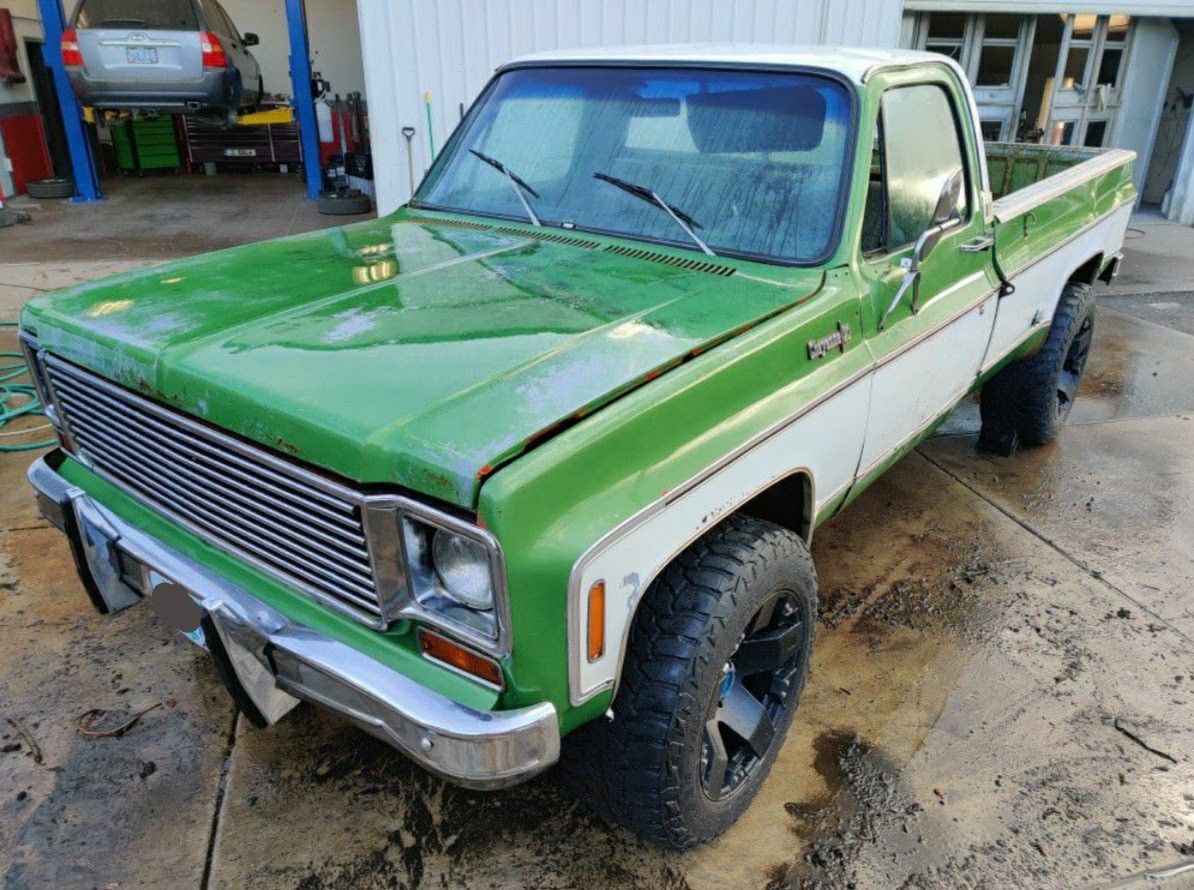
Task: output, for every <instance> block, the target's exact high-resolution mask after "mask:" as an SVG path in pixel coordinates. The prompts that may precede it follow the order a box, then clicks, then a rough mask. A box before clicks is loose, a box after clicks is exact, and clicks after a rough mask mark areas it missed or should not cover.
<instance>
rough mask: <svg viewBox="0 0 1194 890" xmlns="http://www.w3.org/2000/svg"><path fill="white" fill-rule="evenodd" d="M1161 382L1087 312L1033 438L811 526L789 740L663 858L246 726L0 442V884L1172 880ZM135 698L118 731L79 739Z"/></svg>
mask: <svg viewBox="0 0 1194 890" xmlns="http://www.w3.org/2000/svg"><path fill="white" fill-rule="evenodd" d="M84 209H85V208H84ZM254 212H256V208H254ZM210 222H211V221H210V220H209V221H208V222H206V223H204V225H208V224H210ZM62 225H63V226H69V223H67V222H64V223H62ZM240 225H241V229H240V230H241V231H242V232H248V231H249V230H250V229H251V228H252V226H251V225H250V224H249V223H248V222H244V223H241V224H240ZM287 225H289V224H287ZM9 231H11V230H9ZM261 234H262V235H264V234H266V233H265V232H261ZM1188 235H1194V233H1191V232H1190V230H1184V233H1182V232H1178V233H1167V234H1166V237H1174V238H1179V239H1180V238H1183V237H1188ZM145 237H147V238H148V237H149V236H148V235H147V236H145ZM205 237H206V236H205ZM4 238H5V235H4V233H0V245H3V240H2V239H4ZM141 238H142V236H140V235H135V233H130V235H129V239H130V241H135V242H136V243H138V244H148V243H150V242H149V241H146V240H141ZM192 243H193V242H188V244H192ZM1138 243H1139V242H1134V244H1138ZM1187 243H1188V242H1187ZM46 247H47V251H48V252H49V254H50V257H51V258H50V259H48V260H47V261H45V262H41V263H37V262H34V263H28V262H26V263H17V262H12V263H9V262H8V259H9V254H8V253H7V252H6V253H5V255H4V262H0V282H7V283H9V284H10V285H16V284H21V283H22V282H23V283H24V284H26V285H32V287H33V288H42V287H53V286H57V285H58V284H59V283H60V282H64V281H66V280H71V279H73V278H77V277H78V276H80V275H83V274H85V272H86V271H87V270H88V269H90V270H92V271H99V267H84V266H80V265H79V264H78V263H74V262H72V263H63V262H60V261H58V260H57V259H54V258H53V257H55V256H57V254H56V253H54V250H55V248H54V246H53V244H52V243H47V245H46ZM179 252H180V253H189V252H191V251H190V250H181V249H180V251H179ZM160 257H161V254H152V255H148V256H142V257H136V258H134V257H131V256H129V257H127V258H126V259H125V260H124V261H125V262H127V263H134V262H139V261H141V262H143V261H145V260H153V259H157V258H160ZM1186 257H1187V261H1186V262H1187V271H1189V269H1190V268H1191V265H1192V264H1194V260H1191V259H1189V258H1190V257H1194V251H1189V252H1187V253H1186ZM91 259H92V261H93V262H100V261H103V260H104V258H103V257H95V256H94V255H91ZM1144 265H1145V266H1147V264H1144ZM1175 280H1176V281H1177V282H1178V284H1180V283H1181V279H1180V277H1179V278H1176V279H1175ZM1185 280H1186V281H1189V280H1190V278H1186V279H1185ZM35 282H36V283H35ZM1165 289H1166V292H1170V291H1172V290H1173V289H1174V282H1172V281H1166V282H1165ZM34 292H36V290H29V291H28V293H34ZM18 294H26V295H27V293H26V291H16V290H13V291H11V292H9V298H10V299H12V300H14V301H15V300H16V299H18ZM1133 296H1136V297H1141V298H1142V299H1143V300H1144V303H1145V309H1144V310H1142V311H1141V314H1145V315H1147V312H1148V311H1150V310H1148V307H1147V300H1148V293H1147V292H1144V293H1143V295H1141V294H1134V295H1133ZM1188 296H1189V295H1188V294H1186V295H1185V296H1183V297H1182V298H1181V299H1183V300H1184V299H1185V298H1186V297H1188ZM1166 302H1168V300H1166ZM14 308H15V307H14ZM10 317H11V313H10ZM0 336H2V337H4V338H6V339H4V340H3V341H2V342H0V349H11V348H12V341H13V337H12V335H11V330H9V331H6V332H4V333H2V334H0ZM1191 379H1194V336H1191V335H1189V334H1187V333H1183V332H1181V331H1179V330H1175V329H1173V328H1170V327H1165V326H1161V325H1158V324H1155V323H1153V322H1151V321H1149V320H1147V319H1146V318H1140V317H1135V316H1133V315H1128V314H1123V313H1120V312H1116V311H1103V312H1102V313H1101V314H1100V316H1099V319H1098V324H1097V327H1096V340H1095V349H1094V353H1093V356H1092V360H1091V365H1090V367H1089V369H1088V372H1087V377H1086V380H1085V383H1084V386H1083V391H1082V394H1081V397H1080V399H1079V401H1078V403H1077V405H1076V407H1075V410H1074V413H1073V416H1072V419H1071V425H1070V427H1069V428H1068V429H1067V430H1066V431H1065V434H1064V436H1063V438H1062V440H1061V441H1060V442H1059V443H1058V444H1057V445H1055V446H1053V447H1049V448H1042V449H1035V450H1031V451H1024V452H1021V453H1019V454H1017V455H1015V456H1013V457H1012V458H1010V459H996V458H988V457H985V456H980V455H978V454H976V453H975V451H974V449H973V442H974V434H975V430H976V426H977V425H976V415H977V412H976V411H975V409H974V406H973V405H972V404H971V403H967V404H965V405H963V406H962V407H961V408H959V410H958V411H957V412H956V413H955V415H954V417H953V418H951V420H950V422H949V424H948V425H947V426H946V427H945V429H944V434H942V435H938V436H937V437H935V438H933V439H931V440H929V441H928V442H926V443H925V444H924V445H922V446H921V447H920V448H918V449H917V450H916V451H915V452H914V453H912V454H911V455H909V456H908V457H907V458H905V459H904V460H903V461H902V462H901V463H900V464H899V465H897V466H896V467H895V468H894V469H893V470H892V471H891V472H889V473H888V474H887V475H886V476H885V477H884V478H883V479H882V480H880V481H879V482H878V483H877V484H876V485H875V486H874V487H872V488H871V489H870V490H869V491H868V492H867V493H866V494H865V495H864V496H863V497H862V498H861V499H860V500H859V502H858V503H856V504H855V505H853V506H852V507H851V508H850V509H849V510H847V511H846V512H844V513H843V514H842V515H841V516H839V517H837V518H836V519H834V520H832V521H831V522H830V523H828V524H827V525H825V526H823V527H822V529H821V530H820V531H819V532H818V534H817V538H816V541H815V543H814V548H813V550H814V556H815V558H816V560H817V566H818V570H819V573H820V581H821V601H822V612H821V616H820V621H819V627H818V642H817V649H816V653H815V656H814V663H813V668H812V674H811V677H810V681H809V685H808V687H807V690H806V692H805V694H804V699H803V702H802V704H801V709H800V711H799V713H798V715H797V719H796V722H795V724H794V726H793V730H792V733H791V735H790V736H789V738H788V741H787V744H786V745H785V747H784V749H783V751H782V752H781V755H780V758H779V760H778V762H777V763H776V766H775V768H774V770H773V772H772V774H771V776H770V777H769V779H768V781H767V782H766V784H765V785H764V787H763V790H762V792H761V794H760V795H759V797H758V799H757V800H756V802H755V803H754V805H753V806H752V807H751V809H750V810H749V812H748V813H747V814H746V816H745V817H744V818H743V820H742V821H741V822H740V823H739V824H738V825H737V826H736V827H735V828H733V829H732V830H731V831H730V832H729V833H727V834H726V835H725V836H724V837H723V838H721V839H719V840H718V841H715V842H714V843H712V844H710V845H708V846H706V847H704V848H701V849H699V850H697V851H695V852H692V853H688V854H673V853H664V852H661V851H659V850H657V849H655V848H653V847H651V846H649V845H646V844H644V843H641V842H639V841H637V840H636V839H635V838H633V837H632V836H630V835H629V834H627V833H625V832H623V831H621V830H617V829H613V828H610V827H608V826H607V825H605V824H604V823H602V822H601V821H600V820H598V819H596V818H594V817H592V816H590V815H589V814H588V813H587V812H585V810H584V809H583V808H581V807H579V806H578V805H577V804H576V803H575V802H574V801H573V800H572V799H571V798H570V797H569V796H568V795H567V794H566V793H565V792H564V791H563V790H562V789H561V788H560V787H559V784H558V781H557V779H556V777H555V776H554V775H553V774H550V773H549V774H548V775H546V776H543V777H541V778H539V779H537V780H535V781H533V782H532V783H530V784H529V785H526V786H523V787H521V788H516V789H513V790H510V791H507V792H503V793H497V794H489V795H485V794H478V793H472V792H467V791H462V790H459V789H456V788H453V787H450V786H447V785H445V784H444V783H442V782H440V781H438V780H436V779H433V778H431V777H430V776H428V775H427V774H425V773H423V772H421V771H420V770H418V769H417V768H415V767H413V766H412V765H410V764H409V763H408V762H407V761H405V760H404V759H403V758H402V757H401V756H400V755H398V754H396V753H395V752H393V751H392V750H390V749H388V748H387V747H385V746H384V745H383V744H381V743H379V742H377V741H375V740H374V739H372V738H371V737H369V736H367V735H364V734H363V733H361V732H358V731H357V730H356V729H354V728H352V727H350V726H348V725H346V724H344V723H342V722H341V721H339V720H338V719H336V718H334V717H332V716H330V715H328V714H326V713H324V712H321V711H319V710H316V709H315V708H312V707H308V706H301V707H300V708H299V709H298V710H297V711H296V712H295V713H293V714H292V715H291V716H289V717H288V718H286V719H285V720H284V721H282V722H281V723H280V724H278V725H277V726H275V727H273V728H271V729H269V730H265V731H257V730H254V729H253V728H251V727H250V726H249V725H248V724H247V722H246V721H244V720H242V719H240V718H238V717H237V716H236V715H235V713H234V711H233V709H232V707H231V706H230V704H229V702H228V700H227V696H226V695H225V693H224V691H223V689H222V687H221V686H220V684H219V680H218V679H217V677H216V675H215V672H214V670H213V669H212V667H211V665H210V663H209V662H208V660H207V659H206V657H205V656H204V654H203V653H202V652H201V651H199V650H197V649H195V648H194V647H193V646H191V644H190V643H189V642H187V641H186V640H185V639H183V638H182V637H181V636H179V635H178V634H176V633H174V632H172V631H170V630H168V629H166V628H165V627H163V626H162V625H160V624H158V623H157V622H156V621H155V619H154V617H153V615H152V613H151V612H150V611H149V610H148V609H145V608H135V609H131V610H128V611H126V612H123V613H121V614H120V615H117V616H115V617H112V618H103V617H101V616H99V615H97V614H95V613H94V612H93V611H92V610H91V607H90V605H89V604H88V602H87V599H86V596H85V595H84V593H83V591H82V589H81V587H80V585H79V582H78V581H77V579H76V577H75V575H74V570H73V567H72V565H71V560H70V556H69V554H68V551H67V547H66V544H65V542H64V541H63V539H62V538H61V536H60V535H59V534H58V533H57V532H56V531H54V530H52V529H50V528H48V527H47V525H46V523H45V522H44V521H42V520H41V519H40V518H39V517H38V515H37V512H36V509H35V507H34V504H33V502H32V499H31V497H30V496H29V492H28V489H27V488H26V486H25V482H24V478H23V473H24V469H25V467H26V466H27V465H28V463H29V462H30V460H31V459H32V457H33V455H30V454H24V455H12V454H8V455H0V882H2V885H3V886H5V887H13V888H25V887H41V886H62V887H75V886H86V887H91V886H100V887H103V886H110V885H116V886H122V887H126V886H163V887H165V886H171V887H173V886H196V885H198V886H203V887H208V886H210V887H227V888H235V887H242V886H248V885H252V886H271V887H272V886H278V887H290V886H296V885H301V886H304V887H358V886H364V887H371V886H409V887H413V886H425V887H426V886H467V887H474V886H484V887H519V888H521V887H527V886H532V887H577V886H588V887H635V888H636V890H646V888H682V887H692V888H738V887H785V886H797V887H799V886H826V887H842V888H844V887H847V886H855V887H860V888H868V887H894V886H905V887H912V888H918V887H949V888H953V887H971V886H973V887H978V886H1004V885H1008V884H1012V883H1016V884H1021V885H1024V886H1032V887H1036V886H1058V887H1074V886H1103V885H1106V886H1123V885H1128V884H1131V885H1136V886H1141V887H1143V886H1149V887H1155V886H1172V887H1178V886H1191V885H1192V884H1194V870H1189V871H1184V872H1181V871H1177V870H1179V869H1181V868H1182V866H1183V864H1184V863H1188V864H1191V865H1192V866H1194V716H1192V715H1194V600H1192V599H1191V589H1192V588H1194V449H1192V448H1191V445H1192V444H1194V387H1191V385H1190V381H1191ZM147 708H153V710H149V711H147V712H145V713H144V716H143V717H142V718H141V719H140V721H139V722H137V723H136V724H135V725H134V726H132V727H131V728H130V729H129V730H128V731H127V732H126V733H124V734H123V735H121V736H119V737H111V738H92V737H87V736H84V735H83V734H81V733H80V731H79V728H78V727H79V724H80V719H81V718H84V717H86V716H87V715H88V714H89V712H92V711H93V710H95V709H98V710H99V711H101V712H102V714H101V716H100V720H101V722H102V725H104V726H118V725H120V724H121V723H122V722H124V721H125V720H127V719H129V718H131V717H132V716H133V715H135V714H138V713H140V712H142V711H145V709H147ZM9 721H16V723H19V725H20V727H21V729H20V730H18V729H17V727H16V725H14V723H10V722H9ZM27 736H28V737H27ZM34 744H36V746H37V748H36V751H35V750H34V748H33V745H34ZM35 754H36V755H37V756H35ZM1166 872H1168V873H1169V874H1170V876H1169V878H1168V879H1167V880H1163V881H1154V880H1152V879H1146V878H1144V877H1142V876H1143V875H1145V874H1146V873H1152V874H1155V873H1166Z"/></svg>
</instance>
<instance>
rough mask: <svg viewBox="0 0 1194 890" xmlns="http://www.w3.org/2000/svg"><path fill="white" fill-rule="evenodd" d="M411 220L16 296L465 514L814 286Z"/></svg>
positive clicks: (112, 367) (191, 388)
mask: <svg viewBox="0 0 1194 890" xmlns="http://www.w3.org/2000/svg"><path fill="white" fill-rule="evenodd" d="M409 214H410V212H409V211H400V212H399V213H398V214H396V215H394V216H391V217H387V218H384V219H380V220H373V221H369V222H367V223H361V224H358V225H353V226H348V227H345V228H341V229H334V230H329V231H323V232H315V233H311V234H307V235H301V236H297V237H292V238H285V239H281V240H277V241H271V242H265V243H262V244H255V245H249V246H245V247H238V248H234V249H232V250H226V251H221V252H219V253H214V254H207V255H204V256H200V257H195V258H192V259H187V260H182V261H179V262H174V263H169V264H166V265H163V266H156V267H153V268H150V269H146V270H143V271H140V272H136V273H133V274H128V275H122V276H119V277H116V278H110V279H106V280H102V281H97V282H92V283H89V284H86V285H82V286H78V287H75V288H71V289H69V290H66V291H61V292H59V293H56V294H52V295H49V296H47V297H43V298H39V299H37V300H34V301H31V302H30V303H29V304H27V307H26V309H25V312H24V315H23V318H22V322H23V326H24V327H26V328H27V329H31V330H32V331H33V332H34V333H35V334H36V335H37V337H38V338H39V340H40V342H41V345H42V346H43V347H45V348H47V349H49V350H50V351H52V352H54V353H56V354H58V355H61V356H62V357H64V358H66V359H69V360H71V361H74V362H76V363H78V364H79V365H82V366H83V367H86V368H89V369H91V370H93V371H95V372H96V373H98V374H101V375H103V376H105V377H108V378H109V379H112V380H115V381H116V382H118V383H121V384H124V385H125V386H128V387H130V388H134V389H137V390H139V391H141V392H143V393H145V394H146V395H148V396H149V397H151V398H154V399H156V400H158V401H161V402H163V403H166V404H168V405H171V406H173V407H175V408H177V409H179V410H181V411H183V412H186V413H188V414H191V415H194V416H196V417H198V418H200V419H203V420H206V421H208V422H210V423H212V424H215V425H216V426H219V427H221V428H224V429H228V430H231V431H233V432H235V433H238V434H240V435H242V436H244V437H246V438H248V439H251V440H253V441H256V442H258V443H260V444H262V445H265V446H267V447H269V448H272V449H274V450H277V451H280V452H285V453H286V454H289V455H291V456H293V457H297V458H299V459H301V460H304V461H306V462H308V463H310V464H313V465H315V466H317V467H322V468H325V469H327V470H329V471H331V472H334V473H336V474H338V475H340V476H343V477H346V478H348V479H351V480H355V481H357V482H359V483H366V484H371V483H377V484H398V485H401V486H404V487H407V488H410V489H413V490H415V491H417V492H422V493H424V494H426V495H430V496H432V497H436V498H440V499H442V500H445V501H448V502H451V503H455V504H458V505H460V506H464V507H471V506H473V505H474V504H475V501H476V497H477V492H478V490H479V486H480V484H481V482H482V481H483V480H484V478H485V477H486V476H487V475H488V474H489V473H491V472H493V471H494V470H495V469H496V468H497V467H499V466H501V465H502V464H503V463H504V462H506V461H508V460H510V459H511V458H512V457H514V456H516V455H517V454H519V453H520V452H522V451H523V450H525V449H526V448H528V447H529V446H530V445H532V444H534V443H535V442H538V441H542V440H543V439H545V438H546V437H547V436H548V435H550V434H551V432H552V431H553V430H556V429H559V428H561V426H562V425H564V424H567V423H569V422H571V421H572V420H574V419H576V418H579V417H582V416H584V415H585V414H587V413H588V412H591V411H593V410H595V409H596V408H597V407H598V406H600V405H602V404H605V403H607V402H609V401H611V400H612V399H614V398H616V397H617V396H618V395H620V394H622V393H625V392H627V391H629V390H630V389H632V388H634V387H636V386H638V385H641V384H642V383H644V382H645V381H647V380H650V379H653V378H654V377H655V376H657V375H658V374H660V373H662V372H663V371H665V370H666V369H668V368H669V367H672V366H674V365H675V364H677V363H679V362H681V361H683V360H684V359H685V358H687V357H690V356H692V355H695V354H699V353H700V352H701V351H703V350H706V349H709V348H712V347H713V346H715V345H716V344H718V343H720V342H722V341H724V340H726V339H728V338H729V337H731V336H733V335H734V334H735V333H738V332H740V331H742V330H744V329H745V328H746V327H749V326H751V325H753V324H756V323H757V322H759V321H760V320H762V319H765V318H767V317H770V316H772V315H774V314H776V313H777V312H781V311H783V310H784V309H786V308H788V307H790V306H791V305H793V304H794V303H796V302H798V301H799V300H800V299H801V298H802V297H803V296H805V295H806V294H808V293H811V292H812V291H813V290H815V289H816V287H817V285H818V283H819V281H820V279H821V275H820V272H817V271H812V270H797V269H776V270H775V272H776V275H775V280H774V281H771V280H764V279H762V278H759V277H755V276H752V275H748V274H746V273H745V272H744V271H742V270H741V268H739V269H737V270H736V271H734V272H733V273H732V274H727V271H726V270H728V269H734V267H735V266H739V267H741V266H742V265H743V264H739V263H735V262H734V261H726V262H725V263H724V264H723V263H722V262H720V261H718V262H717V263H715V264H704V263H700V262H695V261H694V260H692V259H689V257H691V256H692V255H691V254H688V253H687V252H680V251H671V252H666V253H665V252H660V253H659V254H653V253H652V254H649V253H648V252H647V251H646V250H642V249H639V248H637V247H636V248H628V247H627V246H626V245H625V243H624V242H623V243H621V244H619V243H617V242H612V241H611V242H606V241H604V240H600V241H599V240H598V239H590V238H588V237H584V236H580V235H577V237H575V238H573V237H572V236H571V235H566V234H564V233H562V232H560V230H551V231H550V232H540V233H533V232H532V230H530V229H527V230H526V232H525V233H524V232H523V231H522V229H521V228H519V227H510V226H506V227H501V226H498V227H492V226H487V225H481V224H479V223H476V222H468V221H465V220H451V219H447V218H445V219H431V218H429V217H427V216H420V217H414V216H411V215H409ZM574 234H575V233H574ZM536 235H538V236H540V237H536ZM661 257H662V260H661V259H660V258H661ZM673 263H679V264H675V265H674V264H673ZM755 268H758V267H755Z"/></svg>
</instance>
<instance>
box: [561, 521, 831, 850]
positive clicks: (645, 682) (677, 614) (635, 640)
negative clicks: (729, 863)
mask: <svg viewBox="0 0 1194 890" xmlns="http://www.w3.org/2000/svg"><path fill="white" fill-rule="evenodd" d="M816 614H817V580H816V573H815V571H814V569H813V564H812V558H811V556H810V555H809V552H808V548H807V546H806V545H805V543H804V541H803V540H801V539H800V537H799V536H798V535H796V534H794V533H792V532H790V531H788V530H787V529H784V528H781V527H780V526H777V525H775V524H773V523H770V522H765V521H763V520H760V519H754V518H752V517H749V516H741V515H735V516H732V517H730V518H729V519H727V520H725V521H724V522H723V523H722V524H721V525H719V526H718V527H717V528H715V529H714V530H712V531H711V532H709V533H708V534H707V535H705V536H704V537H703V538H701V539H700V540H699V541H697V542H696V543H695V544H693V545H692V546H690V547H689V548H688V549H687V550H686V551H685V552H684V553H683V554H681V555H680V556H679V557H678V558H677V559H676V560H675V561H674V562H673V563H672V564H671V565H670V566H669V567H668V568H667V569H666V570H665V571H664V572H663V574H662V575H660V577H659V578H658V579H657V580H656V581H655V582H654V583H653V584H652V585H651V587H650V588H649V589H648V590H647V592H646V594H645V595H644V597H643V602H642V604H641V605H640V606H639V608H638V611H637V612H636V614H635V617H634V623H633V625H632V627H631V631H630V639H629V645H628V649H627V653H626V659H625V662H624V664H623V669H622V677H621V686H620V687H619V689H618V692H617V696H616V697H615V699H614V704H613V708H612V714H613V716H612V719H611V718H608V717H607V718H599V719H598V720H596V721H594V722H593V723H590V724H589V725H587V726H584V727H581V728H580V729H579V730H577V731H576V732H574V733H573V734H572V735H570V736H568V737H567V738H566V739H565V740H564V751H563V771H564V776H565V780H566V781H567V783H568V784H569V785H570V786H571V787H572V789H573V790H574V791H575V792H576V793H577V795H578V796H579V797H581V799H582V800H584V801H586V802H588V803H589V804H590V805H591V806H592V807H593V808H594V809H595V810H596V811H597V812H598V813H600V814H601V815H602V816H604V817H605V818H606V819H608V820H610V821H612V822H616V823H618V824H620V825H623V826H625V827H627V828H629V829H630V830H631V831H634V832H635V833H636V834H639V835H641V836H643V837H645V838H647V839H649V840H652V841H654V842H656V843H659V844H663V845H665V846H669V847H673V848H676V849H687V848H690V847H693V846H696V845H697V844H700V843H703V842H705V841H708V840H710V839H712V838H714V837H716V836H717V835H719V834H721V833H722V832H724V831H725V830H726V829H727V828H729V827H730V826H731V825H733V824H734V822H735V821H737V819H738V818H739V816H741V815H742V813H743V812H744V811H745V810H746V808H747V807H748V806H749V805H750V803H751V801H752V800H753V799H754V797H755V795H756V794H757V793H758V790H759V788H760V786H761V785H762V784H763V780H764V779H765V778H766V777H767V773H768V771H769V770H770V768H771V765H772V763H773V762H774V761H775V758H776V755H777V754H778V752H779V749H780V748H781V747H782V745H783V741H784V737H785V736H786V734H787V731H788V727H789V726H790V724H791V722H792V717H793V715H794V714H795V711H796V704H797V701H798V700H799V697H800V692H801V690H802V689H803V687H804V682H805V678H806V677H807V675H808V663H809V655H810V653H811V650H812V640H813V626H814V623H815V621H816Z"/></svg>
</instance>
